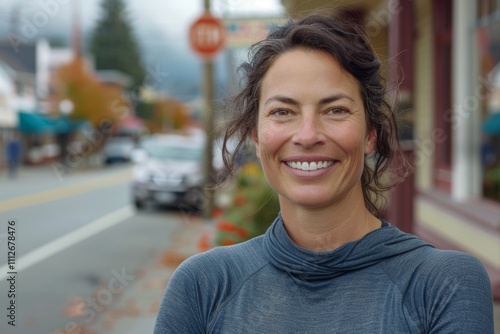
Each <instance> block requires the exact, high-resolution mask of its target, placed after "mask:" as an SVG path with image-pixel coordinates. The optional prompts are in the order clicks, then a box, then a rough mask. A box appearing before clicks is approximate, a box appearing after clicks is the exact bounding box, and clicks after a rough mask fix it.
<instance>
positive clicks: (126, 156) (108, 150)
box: [103, 137, 136, 164]
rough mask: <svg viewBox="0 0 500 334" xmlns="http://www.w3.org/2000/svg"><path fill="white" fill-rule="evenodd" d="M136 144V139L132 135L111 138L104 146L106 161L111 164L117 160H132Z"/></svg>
mask: <svg viewBox="0 0 500 334" xmlns="http://www.w3.org/2000/svg"><path fill="white" fill-rule="evenodd" d="M135 146H136V145H135V141H134V140H133V139H132V138H130V137H114V138H109V139H108V140H107V141H106V143H105V144H104V148H103V155H104V162H105V163H107V164H110V163H112V162H117V161H121V162H123V161H130V159H131V153H132V151H133V149H134V148H135Z"/></svg>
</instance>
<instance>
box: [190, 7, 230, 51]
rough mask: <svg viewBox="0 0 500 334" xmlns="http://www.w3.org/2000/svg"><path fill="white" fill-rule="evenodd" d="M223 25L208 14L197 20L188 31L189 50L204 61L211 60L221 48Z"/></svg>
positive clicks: (223, 32)
mask: <svg viewBox="0 0 500 334" xmlns="http://www.w3.org/2000/svg"><path fill="white" fill-rule="evenodd" d="M224 39H225V28H224V23H223V22H222V21H221V20H219V19H218V18H215V17H213V16H212V15H210V14H204V15H203V16H201V17H200V18H199V19H197V20H196V21H195V22H194V23H193V24H192V25H191V28H190V29H189V44H190V45H191V48H192V49H193V50H194V51H195V52H196V53H197V54H198V55H200V56H201V57H203V58H204V59H207V60H210V59H212V58H213V57H214V56H215V55H216V54H217V53H218V52H219V51H220V50H221V49H222V48H223V47H224Z"/></svg>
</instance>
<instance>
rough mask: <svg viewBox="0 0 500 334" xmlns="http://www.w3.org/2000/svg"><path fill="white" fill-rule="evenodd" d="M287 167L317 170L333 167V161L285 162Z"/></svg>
mask: <svg viewBox="0 0 500 334" xmlns="http://www.w3.org/2000/svg"><path fill="white" fill-rule="evenodd" d="M287 165H288V166H290V167H292V168H294V169H299V170H307V171H308V170H318V169H321V168H327V167H330V166H331V165H333V161H319V162H314V161H313V162H310V163H309V162H295V161H292V162H287Z"/></svg>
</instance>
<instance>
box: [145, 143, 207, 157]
mask: <svg viewBox="0 0 500 334" xmlns="http://www.w3.org/2000/svg"><path fill="white" fill-rule="evenodd" d="M146 151H147V152H148V155H149V157H150V158H152V159H159V160H182V161H199V160H201V158H202V156H203V150H202V148H201V147H195V146H187V145H185V146H184V145H172V144H163V145H162V144H159V143H156V144H150V145H147V146H146Z"/></svg>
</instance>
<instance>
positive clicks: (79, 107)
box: [53, 58, 130, 127]
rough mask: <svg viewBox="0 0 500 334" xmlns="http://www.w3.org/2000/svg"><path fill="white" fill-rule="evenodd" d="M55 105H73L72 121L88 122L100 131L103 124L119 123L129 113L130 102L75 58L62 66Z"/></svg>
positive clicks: (57, 76) (56, 87)
mask: <svg viewBox="0 0 500 334" xmlns="http://www.w3.org/2000/svg"><path fill="white" fill-rule="evenodd" d="M53 88H54V90H55V96H54V98H53V99H54V102H55V105H57V103H58V102H59V101H61V100H63V99H69V100H71V102H73V105H74V109H73V112H72V114H71V117H73V118H77V119H85V120H87V121H89V122H90V123H92V124H93V125H94V126H96V127H99V126H100V125H102V123H103V122H104V121H109V120H111V121H112V122H113V121H116V120H117V119H118V118H121V117H123V116H125V114H126V113H128V111H129V110H130V105H129V101H128V100H127V99H126V98H125V97H124V95H122V91H121V90H120V89H119V88H117V87H112V86H107V85H105V84H103V83H101V82H99V80H98V79H97V78H96V77H94V76H93V75H92V74H91V73H89V71H88V70H87V69H86V68H85V61H84V59H82V58H76V59H74V60H73V61H71V62H70V63H68V64H66V65H63V66H61V67H60V68H59V69H58V70H57V72H56V75H55V78H54V82H53Z"/></svg>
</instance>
